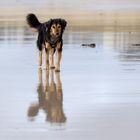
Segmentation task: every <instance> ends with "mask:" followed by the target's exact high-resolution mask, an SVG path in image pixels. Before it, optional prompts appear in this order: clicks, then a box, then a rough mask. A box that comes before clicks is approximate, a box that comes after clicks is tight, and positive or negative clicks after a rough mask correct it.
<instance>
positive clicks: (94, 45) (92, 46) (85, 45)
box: [81, 43, 96, 48]
mask: <svg viewBox="0 0 140 140" xmlns="http://www.w3.org/2000/svg"><path fill="white" fill-rule="evenodd" d="M81 46H84V47H91V48H95V47H96V44H95V43H92V44H82V45H81Z"/></svg>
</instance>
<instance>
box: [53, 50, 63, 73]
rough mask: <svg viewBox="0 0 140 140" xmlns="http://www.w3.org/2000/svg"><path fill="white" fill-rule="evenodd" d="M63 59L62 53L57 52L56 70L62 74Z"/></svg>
mask: <svg viewBox="0 0 140 140" xmlns="http://www.w3.org/2000/svg"><path fill="white" fill-rule="evenodd" d="M61 57H62V52H60V51H59V50H56V68H55V71H56V72H60V60H61Z"/></svg>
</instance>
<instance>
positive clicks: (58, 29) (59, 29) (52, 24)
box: [46, 19, 67, 37]
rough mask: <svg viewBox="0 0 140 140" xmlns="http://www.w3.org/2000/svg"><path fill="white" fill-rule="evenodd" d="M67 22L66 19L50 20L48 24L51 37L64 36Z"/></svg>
mask: <svg viewBox="0 0 140 140" xmlns="http://www.w3.org/2000/svg"><path fill="white" fill-rule="evenodd" d="M66 25H67V22H66V21H65V20H64V19H50V20H49V21H48V22H47V23H46V26H47V29H48V32H49V33H50V35H51V36H53V37H60V36H62V34H63V32H64V29H65V27H66Z"/></svg>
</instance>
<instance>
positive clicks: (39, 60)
mask: <svg viewBox="0 0 140 140" xmlns="http://www.w3.org/2000/svg"><path fill="white" fill-rule="evenodd" d="M38 65H39V66H42V51H39V54H38Z"/></svg>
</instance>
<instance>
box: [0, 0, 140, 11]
mask: <svg viewBox="0 0 140 140" xmlns="http://www.w3.org/2000/svg"><path fill="white" fill-rule="evenodd" d="M0 6H2V7H13V6H14V7H15V6H17V7H18V6H27V7H28V6H32V7H40V6H42V7H56V8H57V7H62V8H70V9H72V8H74V9H76V8H77V9H82V10H93V9H95V10H96V9H100V10H101V9H140V0H69V1H68V0H4V1H3V0H0Z"/></svg>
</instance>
